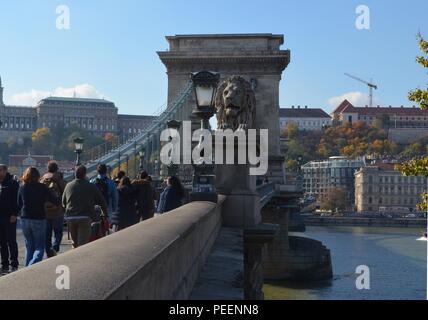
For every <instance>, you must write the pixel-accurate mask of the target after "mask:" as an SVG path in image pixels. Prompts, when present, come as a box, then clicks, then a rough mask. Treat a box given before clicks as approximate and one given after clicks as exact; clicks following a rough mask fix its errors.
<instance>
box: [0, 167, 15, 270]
mask: <svg viewBox="0 0 428 320" xmlns="http://www.w3.org/2000/svg"><path fill="white" fill-rule="evenodd" d="M18 190H19V183H18V182H17V181H16V180H15V179H14V177H13V176H12V175H11V174H10V173H9V172H8V170H7V166H6V165H4V164H0V252H1V273H3V274H4V273H9V271H10V270H9V268H11V271H15V270H17V269H18V265H19V263H18V244H17V242H16V222H17V219H16V217H17V216H18V211H19V210H18V203H17V201H16V199H17V198H18Z"/></svg>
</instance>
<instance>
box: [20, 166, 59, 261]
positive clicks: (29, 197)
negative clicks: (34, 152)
mask: <svg viewBox="0 0 428 320" xmlns="http://www.w3.org/2000/svg"><path fill="white" fill-rule="evenodd" d="M39 179H40V173H39V170H37V169H36V168H35V167H29V168H27V169H26V170H25V171H24V174H23V176H22V181H23V185H22V186H21V187H20V188H19V191H18V210H19V211H20V213H21V227H22V233H23V234H24V237H25V247H26V258H25V266H29V265H32V264H35V263H37V262H39V261H42V259H43V255H44V253H45V247H46V209H45V204H46V202H51V203H52V204H54V205H57V206H59V205H61V199H60V198H56V197H55V196H54V195H53V194H52V193H51V192H50V191H49V189H48V187H46V185H44V184H42V183H40V182H39Z"/></svg>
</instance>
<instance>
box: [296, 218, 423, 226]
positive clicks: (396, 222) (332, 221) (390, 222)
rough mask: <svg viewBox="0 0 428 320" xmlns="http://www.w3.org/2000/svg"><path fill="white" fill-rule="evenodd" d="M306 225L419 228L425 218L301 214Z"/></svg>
mask: <svg viewBox="0 0 428 320" xmlns="http://www.w3.org/2000/svg"><path fill="white" fill-rule="evenodd" d="M302 218H303V220H304V223H305V225H306V226H373V227H398V228H400V227H402V228H421V227H424V226H425V227H426V226H427V219H426V218H425V219H408V218H382V217H379V218H364V217H319V216H302Z"/></svg>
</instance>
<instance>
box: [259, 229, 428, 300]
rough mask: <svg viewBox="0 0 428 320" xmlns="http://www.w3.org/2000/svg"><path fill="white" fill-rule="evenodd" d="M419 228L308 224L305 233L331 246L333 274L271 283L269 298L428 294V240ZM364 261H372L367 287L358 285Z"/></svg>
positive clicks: (419, 297)
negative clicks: (321, 278) (326, 278)
mask: <svg viewBox="0 0 428 320" xmlns="http://www.w3.org/2000/svg"><path fill="white" fill-rule="evenodd" d="M421 232H422V229H416V228H409V229H407V228H377V227H336V226H326V227H324V226H323V227H315V226H309V227H307V230H306V232H305V235H306V236H308V237H310V238H313V239H316V240H320V241H322V242H323V244H324V245H326V246H327V247H328V248H329V249H330V252H331V257H332V263H333V274H334V276H333V280H332V281H329V282H325V283H291V282H273V283H267V284H265V286H264V292H265V298H266V299H299V300H300V299H304V300H375V299H376V300H377V299H381V300H383V299H388V300H402V299H411V300H426V299H427V242H426V241H421V240H418V238H420V233H421ZM360 265H365V266H368V267H369V271H370V289H369V290H358V289H357V287H356V280H357V278H358V276H359V275H358V274H356V268H357V267H358V266H360Z"/></svg>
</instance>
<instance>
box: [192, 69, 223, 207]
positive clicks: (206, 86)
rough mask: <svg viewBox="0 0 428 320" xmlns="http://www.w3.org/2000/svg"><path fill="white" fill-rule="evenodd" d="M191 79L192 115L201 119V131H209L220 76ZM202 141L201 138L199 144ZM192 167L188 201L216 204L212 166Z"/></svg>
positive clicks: (199, 74) (206, 74)
mask: <svg viewBox="0 0 428 320" xmlns="http://www.w3.org/2000/svg"><path fill="white" fill-rule="evenodd" d="M191 79H192V82H193V88H194V91H195V97H196V108H195V109H194V110H193V111H192V113H193V114H194V115H196V116H197V117H199V118H200V119H201V129H202V130H204V129H206V130H209V127H210V126H209V119H210V118H211V117H212V116H213V115H214V113H215V107H214V100H215V95H216V91H217V86H218V82H219V80H220V74H219V73H214V72H209V71H200V72H197V73H192V75H191ZM202 139H203V137H202V136H201V138H200V140H199V143H200V144H201V143H202ZM193 167H194V176H193V190H192V192H191V193H190V201H212V202H217V193H216V192H215V187H214V178H215V176H214V165H213V164H206V163H205V162H202V163H199V164H193Z"/></svg>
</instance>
